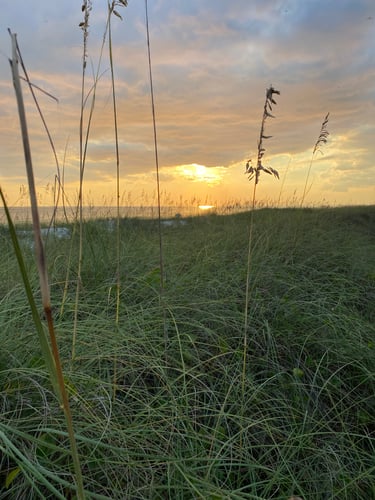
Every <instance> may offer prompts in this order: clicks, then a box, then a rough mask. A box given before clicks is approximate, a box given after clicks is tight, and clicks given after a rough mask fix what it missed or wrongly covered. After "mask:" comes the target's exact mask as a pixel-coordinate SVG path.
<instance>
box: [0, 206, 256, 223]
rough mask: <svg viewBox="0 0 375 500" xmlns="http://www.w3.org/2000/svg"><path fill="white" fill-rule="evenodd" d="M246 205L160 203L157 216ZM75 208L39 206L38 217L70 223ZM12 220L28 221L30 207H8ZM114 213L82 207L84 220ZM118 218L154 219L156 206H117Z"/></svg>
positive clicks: (43, 220) (225, 210)
mask: <svg viewBox="0 0 375 500" xmlns="http://www.w3.org/2000/svg"><path fill="white" fill-rule="evenodd" d="M248 209H249V208H248V207H240V206H238V205H237V206H236V205H230V206H229V205H228V206H223V207H213V206H203V207H202V206H201V207H199V206H196V207H187V206H183V207H178V206H164V207H161V216H162V218H163V219H171V218H175V217H191V216H198V215H205V214H209V213H217V214H229V213H234V212H239V211H243V210H248ZM75 210H76V209H75V208H71V207H66V208H63V207H58V208H57V209H56V210H55V209H54V207H39V217H40V222H41V224H49V223H50V222H51V220H52V218H53V217H54V218H55V221H56V222H57V223H70V222H73V221H74V219H75ZM9 211H10V214H11V217H12V220H13V222H14V223H15V224H28V223H31V209H30V207H9ZM116 216H117V207H108V206H102V207H94V206H86V207H83V218H84V220H94V219H113V218H115V217H116ZM120 217H121V218H140V219H156V218H157V217H158V207H156V206H147V207H143V206H138V207H120ZM0 224H1V225H4V224H6V216H5V211H2V210H1V209H0Z"/></svg>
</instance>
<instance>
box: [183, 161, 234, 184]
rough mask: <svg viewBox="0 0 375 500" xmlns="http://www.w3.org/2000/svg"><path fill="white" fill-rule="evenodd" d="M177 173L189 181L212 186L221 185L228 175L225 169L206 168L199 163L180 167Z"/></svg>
mask: <svg viewBox="0 0 375 500" xmlns="http://www.w3.org/2000/svg"><path fill="white" fill-rule="evenodd" d="M175 171H176V172H177V174H178V175H179V176H181V177H183V178H185V179H187V180H189V181H193V182H203V183H206V184H208V185H210V186H213V185H217V184H220V183H221V182H222V180H223V179H224V176H225V173H226V169H225V168H224V167H206V166H204V165H199V164H198V163H191V164H190V165H178V166H177V167H176V168H175Z"/></svg>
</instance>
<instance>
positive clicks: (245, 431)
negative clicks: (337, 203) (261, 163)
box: [0, 207, 375, 500]
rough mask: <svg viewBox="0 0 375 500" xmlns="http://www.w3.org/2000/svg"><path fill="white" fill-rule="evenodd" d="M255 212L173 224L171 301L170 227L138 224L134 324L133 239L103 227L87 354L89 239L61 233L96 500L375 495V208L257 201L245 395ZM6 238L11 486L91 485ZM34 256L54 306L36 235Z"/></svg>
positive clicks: (5, 407) (6, 445)
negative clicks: (261, 205) (79, 478)
mask: <svg viewBox="0 0 375 500" xmlns="http://www.w3.org/2000/svg"><path fill="white" fill-rule="evenodd" d="M248 225H249V214H246V213H244V214H238V215H232V216H215V215H209V216H207V217H198V218H192V219H189V220H188V224H187V225H185V226H176V227H170V228H164V229H163V238H164V266H165V273H166V279H165V291H164V294H163V298H162V300H163V306H164V312H163V310H162V308H161V307H160V300H159V284H160V280H159V269H158V266H159V253H158V252H159V240H158V229H157V223H156V222H155V221H148V220H145V221H137V220H131V219H129V220H122V221H121V231H122V233H123V234H122V235H121V241H122V247H121V262H120V269H121V283H122V288H121V304H120V319H119V325H118V329H119V331H117V325H116V324H115V314H116V279H117V278H116V270H117V262H116V236H115V234H114V233H110V232H108V231H107V230H106V228H105V224H104V223H103V222H102V221H94V222H87V223H85V225H84V229H83V232H84V249H83V256H84V257H83V262H82V272H81V277H82V291H81V294H80V305H79V311H78V317H79V322H78V331H77V344H76V355H75V361H74V363H73V364H71V348H72V330H73V321H74V312H75V311H74V307H75V282H74V280H75V278H76V269H77V259H78V244H77V245H75V243H74V244H73V250H72V253H71V257H70V258H69V255H70V253H69V252H70V242H69V241H65V240H62V241H54V240H53V238H51V239H50V240H49V241H48V244H47V257H48V265H49V275H50V280H51V295H52V305H53V310H54V315H55V321H56V331H57V336H58V342H59V347H60V351H61V358H62V362H63V366H64V370H65V377H66V383H67V387H68V390H69V393H70V398H71V407H72V414H73V420H74V428H75V430H76V438H77V442H78V448H79V453H80V459H81V464H82V471H83V476H84V483H85V489H86V491H87V498H103V497H105V498H113V499H123V498H132V499H143V498H153V499H154V498H155V499H159V498H160V499H165V498H171V499H172V498H173V499H191V498H204V499H221V498H231V499H242V498H246V499H264V500H266V499H267V500H268V499H279V500H284V499H287V498H289V497H290V496H291V495H293V494H294V495H299V496H301V497H302V498H303V499H305V500H314V499H316V500H318V499H332V498H335V499H336V498H337V499H340V500H341V499H348V500H352V499H363V500H365V499H366V500H367V499H369V498H374V497H375V487H374V484H375V459H374V457H375V453H374V451H375V439H374V432H375V427H374V415H375V397H374V385H375V375H374V367H375V363H374V361H375V338H374V334H375V326H374V319H375V306H374V304H375V260H374V253H375V252H374V249H375V207H350V208H335V209H280V210H279V209H264V210H259V211H256V212H255V214H254V228H253V231H254V236H253V250H252V252H253V253H252V267H251V276H250V294H251V295H250V309H249V343H248V359H247V373H246V384H245V393H244V394H242V387H241V384H242V362H243V359H242V354H243V320H244V301H245V285H246V262H247V243H248ZM0 244H1V248H2V260H1V265H0V291H1V294H0V297H1V298H0V342H1V350H0V394H1V410H0V497H1V498H4V499H13V498H28V499H33V498H35V499H37V498H51V499H52V498H73V496H72V488H71V485H72V483H73V481H72V477H73V473H74V470H73V464H72V462H71V458H70V451H69V441H68V436H67V434H66V431H65V424H64V417H63V414H62V412H61V411H60V410H59V408H58V401H57V400H56V397H55V396H54V395H53V392H52V388H51V387H50V383H49V379H48V374H47V372H46V369H45V367H44V364H43V361H42V357H41V353H40V348H39V345H38V342H37V339H36V336H35V331H34V328H33V324H32V317H31V313H30V312H29V310H28V307H27V305H26V304H27V302H26V296H25V292H24V290H23V288H22V285H21V279H20V276H19V271H18V269H17V263H16V260H15V257H14V255H13V250H12V247H11V244H10V240H9V236H8V233H7V230H6V229H5V228H2V229H1V230H0ZM25 260H26V263H27V265H28V269H29V276H30V280H31V283H32V285H33V287H34V290H35V297H36V300H37V303H38V304H40V302H41V300H40V297H39V294H38V289H39V285H38V276H37V272H36V269H35V268H34V264H33V255H32V253H31V251H30V250H29V249H28V248H25ZM68 267H69V268H70V270H71V272H70V279H71V283H68V284H67V295H66V300H65V303H64V308H63V312H62V314H61V301H62V297H63V293H64V287H65V277H66V273H67V268H68ZM164 328H166V329H167V333H168V336H167V338H168V346H167V352H165V337H164ZM115 359H116V360H117V381H118V386H117V388H116V393H115V398H113V386H112V384H113V368H114V360H115ZM12 471H15V472H14V475H15V476H14V477H13V476H12V475H10V474H11V473H12ZM6 483H7V484H6Z"/></svg>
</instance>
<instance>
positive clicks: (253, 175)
mask: <svg viewBox="0 0 375 500" xmlns="http://www.w3.org/2000/svg"><path fill="white" fill-rule="evenodd" d="M274 94H277V95H280V92H279V91H278V90H276V89H274V88H273V86H272V85H271V86H270V87H269V88H268V89H267V90H266V99H265V101H264V106H263V117H262V122H261V126H260V132H259V139H258V150H257V164H256V166H255V167H253V166H252V164H251V159H249V160H248V161H247V163H246V172H245V173H246V174H247V175H248V178H249V180H250V181H251V180H254V186H253V196H252V202H251V215H250V228H249V241H248V254H247V270H246V291H245V318H244V339H243V360H242V384H241V385H242V395H244V394H245V379H246V364H247V343H248V322H249V300H250V270H251V257H252V246H253V227H254V210H255V203H256V189H257V185H258V182H259V178H260V174H261V172H262V171H263V172H265V173H266V174H270V175H274V176H275V177H277V178H279V174H278V172H277V170H275V169H273V168H272V167H265V166H264V165H263V163H262V162H263V156H264V153H265V151H266V150H265V148H264V146H263V140H266V139H270V138H271V137H272V136H271V135H265V133H264V131H265V126H266V120H267V118H274V116H273V115H272V114H271V111H272V106H273V105H275V104H276V101H275V99H274V98H273V96H274Z"/></svg>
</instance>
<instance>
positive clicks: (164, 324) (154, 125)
mask: <svg viewBox="0 0 375 500" xmlns="http://www.w3.org/2000/svg"><path fill="white" fill-rule="evenodd" d="M145 17H146V35H147V55H148V69H149V79H150V94H151V110H152V126H153V134H154V151H155V169H156V190H157V203H158V234H159V266H160V302H161V305H162V307H163V304H162V301H163V293H164V259H163V235H162V228H161V193H160V175H159V153H158V140H157V132H156V112H155V99H154V85H153V79H152V63H151V47H150V29H149V22H148V1H147V0H145ZM163 328H164V341H165V347H167V344H168V338H167V330H166V312H165V309H164V307H163Z"/></svg>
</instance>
